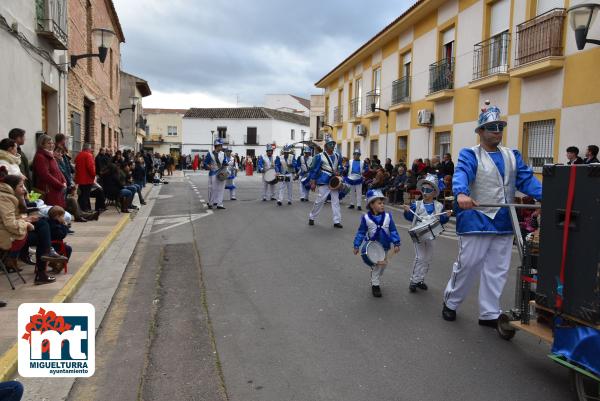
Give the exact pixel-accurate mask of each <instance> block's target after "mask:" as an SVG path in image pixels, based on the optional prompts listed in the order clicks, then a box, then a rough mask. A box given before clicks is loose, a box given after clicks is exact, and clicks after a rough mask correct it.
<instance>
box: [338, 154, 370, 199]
mask: <svg viewBox="0 0 600 401" xmlns="http://www.w3.org/2000/svg"><path fill="white" fill-rule="evenodd" d="M367 170H369V166H367V164H366V163H364V162H363V161H362V160H360V150H358V149H356V150H355V151H354V153H353V158H352V160H349V161H348V163H347V164H346V166H345V168H344V175H345V177H344V181H346V183H347V184H348V185H350V194H349V195H350V206H348V209H354V205H355V204H356V209H358V210H362V207H361V201H362V185H363V173H365V172H366V171H367Z"/></svg>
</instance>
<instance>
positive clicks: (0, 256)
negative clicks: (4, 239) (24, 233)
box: [0, 249, 26, 290]
mask: <svg viewBox="0 0 600 401" xmlns="http://www.w3.org/2000/svg"><path fill="white" fill-rule="evenodd" d="M7 256H8V251H7V250H4V249H0V269H2V271H3V272H4V274H5V275H6V278H7V279H8V282H9V283H10V287H11V288H12V289H13V290H14V289H15V285H14V284H13V282H12V280H11V278H10V273H9V272H8V268H7V267H6V265H5V264H4V260H6V257H7ZM15 273H17V276H19V278H20V279H21V280H22V281H23V283H26V281H25V279H24V278H23V276H21V273H20V272H19V270H15Z"/></svg>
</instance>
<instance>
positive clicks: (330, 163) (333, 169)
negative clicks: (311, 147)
mask: <svg viewBox="0 0 600 401" xmlns="http://www.w3.org/2000/svg"><path fill="white" fill-rule="evenodd" d="M322 154H323V155H325V159H326V160H327V164H329V169H328V168H327V167H326V168H325V169H324V170H325V171H327V172H331V173H332V174H333V173H334V172H335V171H336V168H335V165H337V163H336V162H337V155H336V154H335V153H334V154H333V159H334V160H335V162H333V161H331V158H330V157H329V155H328V154H327V152H323V153H322Z"/></svg>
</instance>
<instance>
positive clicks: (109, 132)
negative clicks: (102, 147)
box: [108, 128, 113, 147]
mask: <svg viewBox="0 0 600 401" xmlns="http://www.w3.org/2000/svg"><path fill="white" fill-rule="evenodd" d="M112 137H113V129H112V128H108V145H109V147H110V146H112Z"/></svg>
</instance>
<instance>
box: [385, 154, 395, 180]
mask: <svg viewBox="0 0 600 401" xmlns="http://www.w3.org/2000/svg"><path fill="white" fill-rule="evenodd" d="M384 168H385V172H386V173H388V174H389V175H390V176H391V175H392V174H393V173H394V165H393V164H392V159H390V158H389V157H388V158H387V159H385V167H384Z"/></svg>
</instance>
